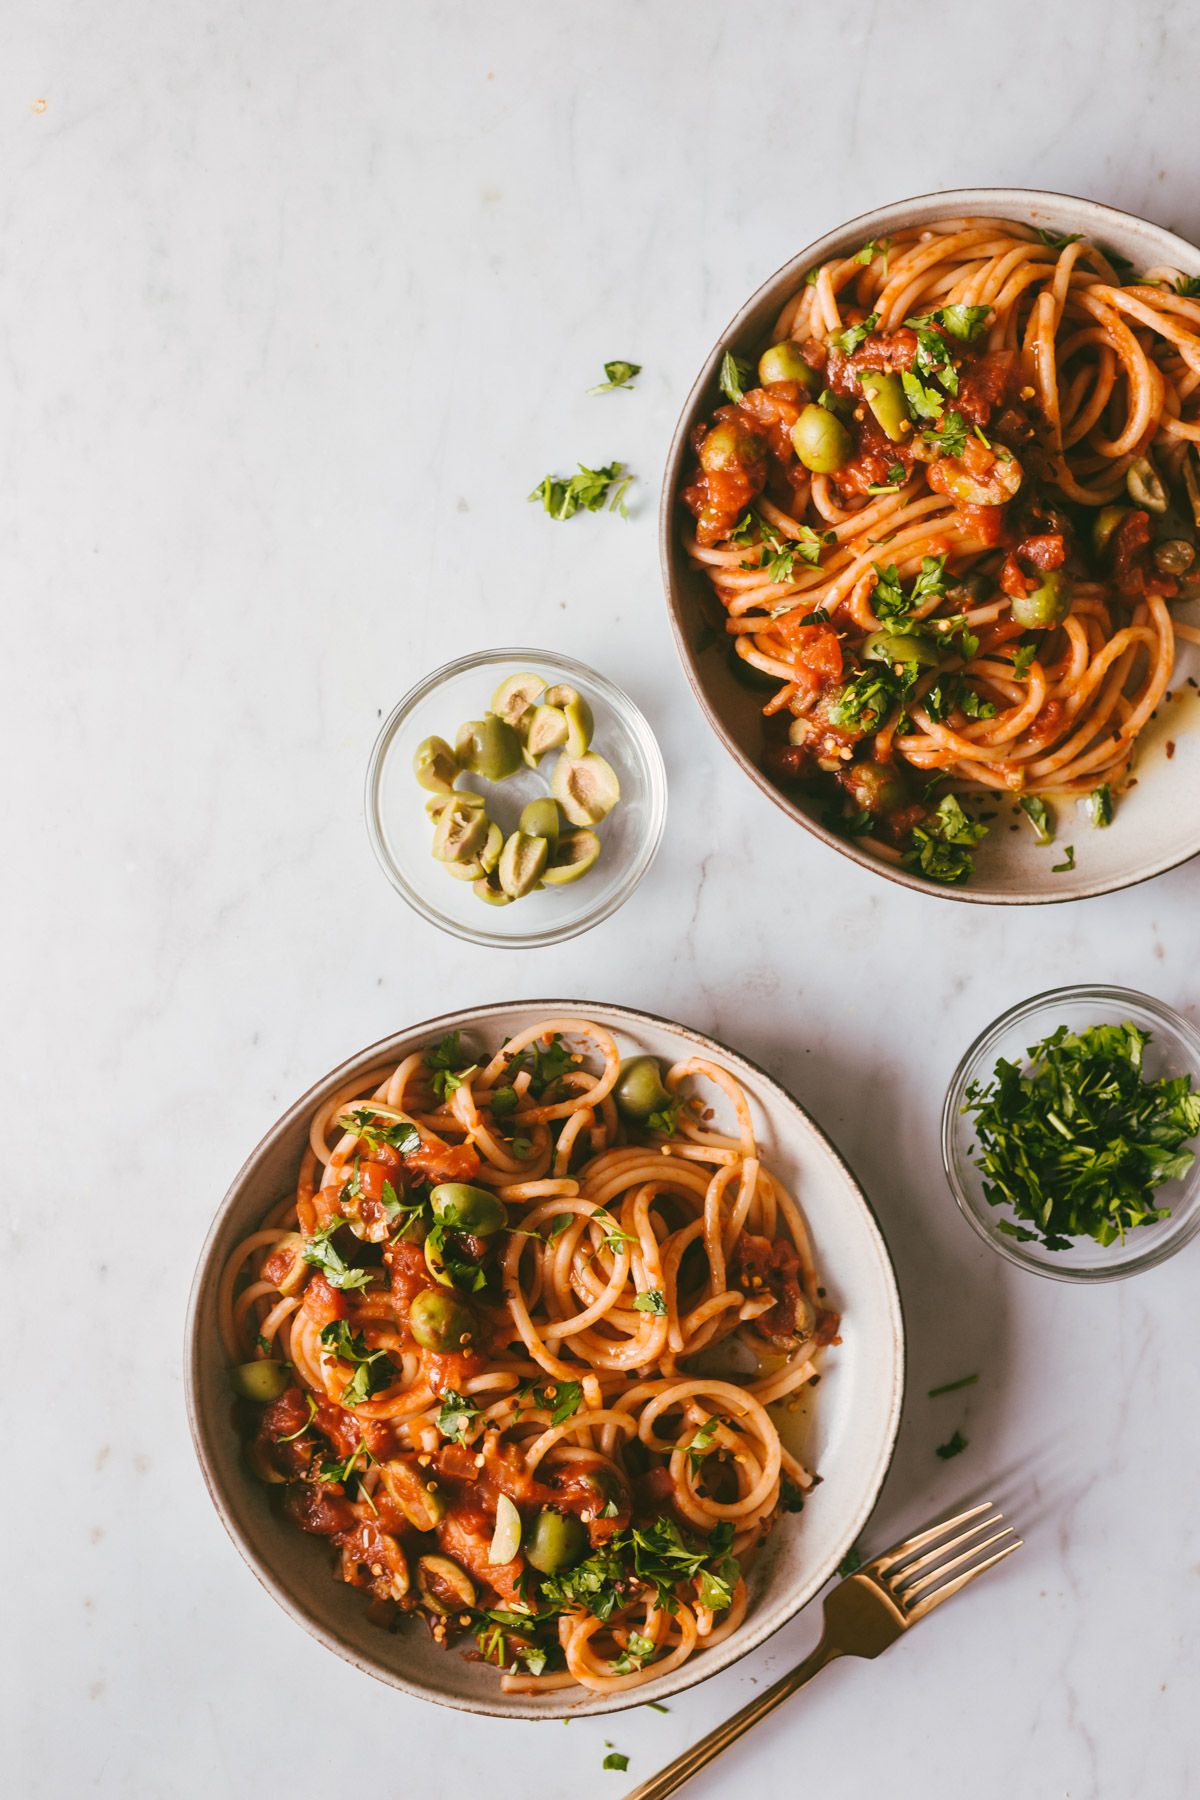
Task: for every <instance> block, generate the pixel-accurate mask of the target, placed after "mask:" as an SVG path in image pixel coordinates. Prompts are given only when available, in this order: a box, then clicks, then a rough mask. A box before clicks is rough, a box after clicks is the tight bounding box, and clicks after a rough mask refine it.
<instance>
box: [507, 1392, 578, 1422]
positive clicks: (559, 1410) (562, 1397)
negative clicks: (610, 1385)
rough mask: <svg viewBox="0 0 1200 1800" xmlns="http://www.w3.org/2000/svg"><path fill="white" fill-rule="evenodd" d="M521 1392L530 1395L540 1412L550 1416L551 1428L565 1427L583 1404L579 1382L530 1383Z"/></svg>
mask: <svg viewBox="0 0 1200 1800" xmlns="http://www.w3.org/2000/svg"><path fill="white" fill-rule="evenodd" d="M551 1388H553V1390H554V1391H553V1393H551V1391H550V1390H551ZM521 1392H522V1394H525V1395H528V1397H529V1398H530V1399H531V1400H532V1401H533V1404H534V1405H535V1406H536V1407H537V1409H538V1411H539V1412H548V1413H549V1414H550V1424H551V1426H555V1425H565V1424H566V1422H567V1420H568V1419H569V1418H571V1417H572V1416H573V1414H575V1413H577V1412H578V1411H579V1408H580V1407H581V1406H582V1404H583V1386H582V1383H580V1382H578V1381H554V1382H549V1383H546V1384H538V1383H534V1382H530V1383H529V1384H528V1385H527V1386H526V1387H523V1388H522V1389H521Z"/></svg>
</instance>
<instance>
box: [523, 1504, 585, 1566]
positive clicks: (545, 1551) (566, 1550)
mask: <svg viewBox="0 0 1200 1800" xmlns="http://www.w3.org/2000/svg"><path fill="white" fill-rule="evenodd" d="M587 1547H588V1534H587V1531H586V1529H585V1527H584V1526H583V1524H582V1523H581V1522H580V1521H579V1520H578V1519H577V1518H576V1517H575V1514H574V1513H560V1512H555V1511H554V1510H553V1509H552V1508H551V1507H549V1506H543V1508H542V1510H541V1512H540V1513H539V1514H538V1516H537V1518H536V1519H535V1520H534V1522H533V1531H532V1534H531V1535H530V1537H529V1540H528V1542H527V1543H526V1545H525V1560H526V1562H528V1563H531V1564H532V1566H533V1567H534V1568H535V1569H536V1570H537V1571H538V1573H539V1574H541V1575H554V1574H557V1572H558V1571H559V1570H560V1569H569V1568H570V1567H571V1565H572V1563H577V1562H578V1561H579V1559H580V1557H581V1556H582V1555H583V1553H584V1551H585V1550H586V1549H587Z"/></svg>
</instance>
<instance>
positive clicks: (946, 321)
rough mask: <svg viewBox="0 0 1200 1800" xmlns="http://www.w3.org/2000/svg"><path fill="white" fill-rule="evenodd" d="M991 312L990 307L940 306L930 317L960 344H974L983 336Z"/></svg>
mask: <svg viewBox="0 0 1200 1800" xmlns="http://www.w3.org/2000/svg"><path fill="white" fill-rule="evenodd" d="M991 310H992V309H991V307H990V306H961V305H960V306H939V308H938V310H937V311H936V312H934V313H930V315H929V316H930V318H931V319H936V320H937V322H938V324H939V325H941V326H942V327H943V328H944V329H945V330H946V331H948V332H949V333H950V336H951V337H955V338H958V340H959V341H960V343H963V344H973V343H974V342H975V339H976V338H977V337H979V336H980V335H981V333H982V331H983V328H984V325H985V324H986V323H987V319H988V316H989V314H990V313H991Z"/></svg>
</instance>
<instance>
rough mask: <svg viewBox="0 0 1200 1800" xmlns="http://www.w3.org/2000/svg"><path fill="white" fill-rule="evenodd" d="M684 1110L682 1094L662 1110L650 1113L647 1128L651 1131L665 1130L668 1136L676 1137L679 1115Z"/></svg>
mask: <svg viewBox="0 0 1200 1800" xmlns="http://www.w3.org/2000/svg"><path fill="white" fill-rule="evenodd" d="M682 1111H683V1095H682V1094H680V1095H679V1096H678V1097H677V1098H676V1099H674V1100H672V1102H671V1104H670V1105H669V1106H664V1107H663V1108H662V1110H661V1112H652V1113H651V1114H650V1116H649V1118H648V1119H647V1120H646V1125H647V1128H648V1129H649V1130H650V1131H662V1132H665V1133H666V1135H667V1136H668V1137H674V1136H675V1132H676V1128H677V1127H678V1125H679V1115H680V1113H681V1112H682Z"/></svg>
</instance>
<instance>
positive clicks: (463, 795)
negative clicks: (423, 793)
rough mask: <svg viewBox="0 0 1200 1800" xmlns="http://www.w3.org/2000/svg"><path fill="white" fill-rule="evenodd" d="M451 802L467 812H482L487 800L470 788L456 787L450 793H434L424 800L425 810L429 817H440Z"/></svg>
mask: <svg viewBox="0 0 1200 1800" xmlns="http://www.w3.org/2000/svg"><path fill="white" fill-rule="evenodd" d="M451 804H453V805H455V806H461V807H465V808H466V810H467V811H468V812H471V811H475V812H482V811H483V810H484V808H485V807H486V805H487V801H486V800H485V799H484V797H483V795H482V794H473V793H472V792H471V790H470V788H456V789H455V790H454V792H453V793H452V794H435V795H434V796H433V798H432V799H431V800H427V801H426V802H425V811H426V812H427V813H428V814H429V816H430V818H431V819H440V818H441V816H442V814H443V813H444V812H445V810H446V808H447V807H448V806H450V805H451Z"/></svg>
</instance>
